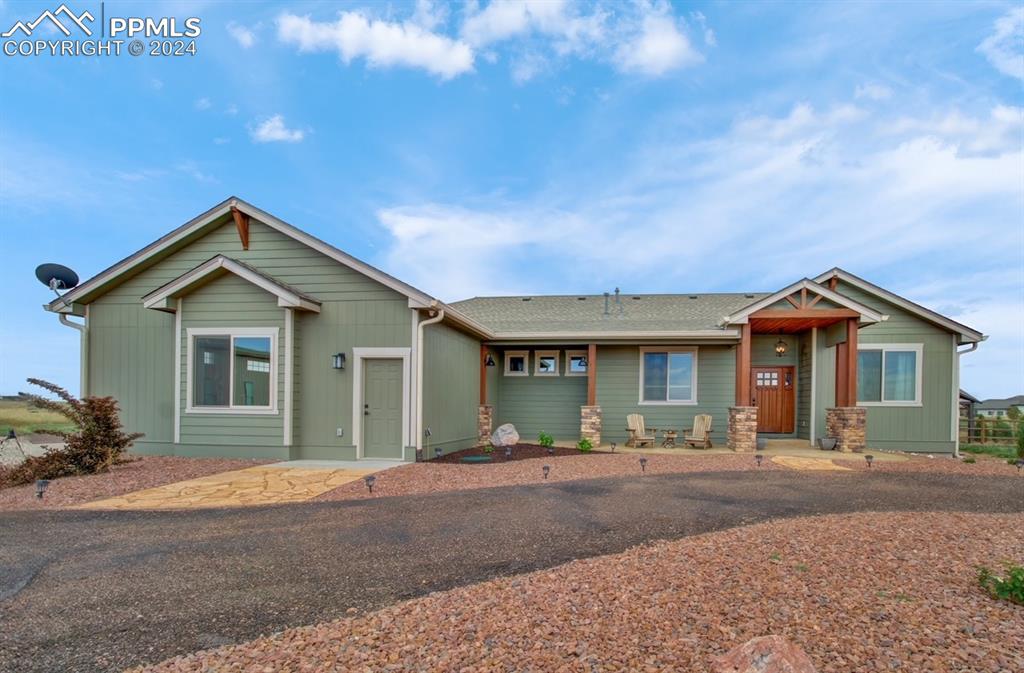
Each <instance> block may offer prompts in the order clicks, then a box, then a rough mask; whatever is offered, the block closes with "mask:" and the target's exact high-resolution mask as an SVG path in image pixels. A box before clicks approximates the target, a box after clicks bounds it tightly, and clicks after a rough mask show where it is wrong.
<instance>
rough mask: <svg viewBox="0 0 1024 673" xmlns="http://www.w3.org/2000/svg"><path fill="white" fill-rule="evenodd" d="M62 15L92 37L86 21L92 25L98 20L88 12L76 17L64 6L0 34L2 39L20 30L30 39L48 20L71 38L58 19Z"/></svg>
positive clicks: (19, 23) (17, 24)
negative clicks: (40, 25) (33, 32)
mask: <svg viewBox="0 0 1024 673" xmlns="http://www.w3.org/2000/svg"><path fill="white" fill-rule="evenodd" d="M61 14H63V15H64V16H65V17H66V19H67V20H68V21H71V22H72V23H73V24H74V25H76V26H78V28H79V29H80V30H81V31H82V32H83V33H85V34H86V35H87V36H91V35H92V31H91V30H89V28H88V27H87V26H86V25H85V21H89V22H90V23H92V22H93V21H95V20H96V18H95V17H94V16H93V15H92V14H90V13H89V12H88V11H84V12H82V14H81V16H76V15H75V13H74V12H72V11H71V10H70V9H68V6H67V5H64V4H62V5H61V6H60V7H58V8H57V9H56V10H54V11H52V12H51V11H50V10H48V9H47V10H45V11H44V12H43V13H42V14H40V15H39V17H38V18H37V19H36V20H35V21H30V22H28V23H25V22H23V21H18V22H16V23H15V24H14V25H13V26H11V29H10V30H8V31H7V32H6V33H0V37H11V36H13V35H14V34H15V33H16V32H18V31H19V30H20V31H21V32H22V33H24V34H25V37H29V36H31V35H32V31H34V30H35V29H36V28H38V27H39V24H41V23H43V22H44V21H46V20H49V21H51V22H52V23H53V25H54V26H56V27H57V30H59V31H60V32H62V33H64V35H65V36H67V37H71V31H70V30H68V28H67V26H65V25H64V24H63V23H62V22H61V20H60V19H59V18H57V17H58V16H59V15H61Z"/></svg>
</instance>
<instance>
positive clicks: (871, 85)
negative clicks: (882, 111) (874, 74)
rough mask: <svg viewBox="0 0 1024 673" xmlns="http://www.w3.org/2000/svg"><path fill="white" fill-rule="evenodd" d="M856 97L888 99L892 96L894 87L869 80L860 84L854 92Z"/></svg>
mask: <svg viewBox="0 0 1024 673" xmlns="http://www.w3.org/2000/svg"><path fill="white" fill-rule="evenodd" d="M853 97H854V98H858V99H859V98H867V99H870V100H886V99H888V98H892V89H890V88H889V87H887V86H885V85H884V84H878V83H876V82H868V83H866V84H859V85H858V86H857V88H856V89H855V90H854V92H853Z"/></svg>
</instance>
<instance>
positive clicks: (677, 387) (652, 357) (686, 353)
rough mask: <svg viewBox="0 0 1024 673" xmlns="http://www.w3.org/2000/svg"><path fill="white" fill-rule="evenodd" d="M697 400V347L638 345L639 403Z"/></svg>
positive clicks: (684, 402)
mask: <svg viewBox="0 0 1024 673" xmlns="http://www.w3.org/2000/svg"><path fill="white" fill-rule="evenodd" d="M696 403H697V351H696V349H693V348H641V349H640V404H696Z"/></svg>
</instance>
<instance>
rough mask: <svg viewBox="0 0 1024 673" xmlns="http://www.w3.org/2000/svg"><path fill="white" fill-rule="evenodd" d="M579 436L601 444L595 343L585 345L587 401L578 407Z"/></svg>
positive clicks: (595, 444)
mask: <svg viewBox="0 0 1024 673" xmlns="http://www.w3.org/2000/svg"><path fill="white" fill-rule="evenodd" d="M580 438H581V439H589V440H590V441H591V443H593V445H594V446H600V445H601V407H599V406H598V405H597V344H590V345H588V346H587V403H586V404H585V405H584V406H582V407H580Z"/></svg>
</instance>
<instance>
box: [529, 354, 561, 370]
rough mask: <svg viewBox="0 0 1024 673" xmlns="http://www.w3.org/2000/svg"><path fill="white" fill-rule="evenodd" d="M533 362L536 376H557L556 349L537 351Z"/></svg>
mask: <svg viewBox="0 0 1024 673" xmlns="http://www.w3.org/2000/svg"><path fill="white" fill-rule="evenodd" d="M533 362H534V367H535V368H536V371H535V372H534V374H536V375H537V376H558V351H537V352H536V353H535V356H534V360H533Z"/></svg>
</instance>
